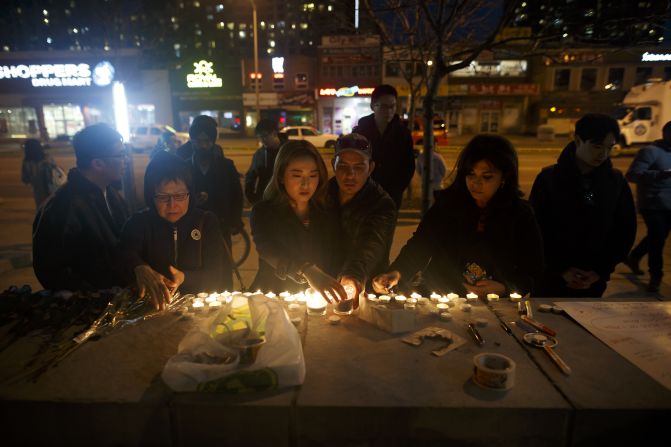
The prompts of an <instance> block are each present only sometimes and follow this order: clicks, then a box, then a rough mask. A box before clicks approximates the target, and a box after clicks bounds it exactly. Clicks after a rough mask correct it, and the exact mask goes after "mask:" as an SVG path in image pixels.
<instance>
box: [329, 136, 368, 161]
mask: <svg viewBox="0 0 671 447" xmlns="http://www.w3.org/2000/svg"><path fill="white" fill-rule="evenodd" d="M345 151H354V152H358V153H360V154H361V155H363V156H365V157H367V158H373V150H372V149H371V147H370V143H369V142H368V139H367V138H366V137H364V136H363V135H360V134H358V133H350V134H347V135H340V136H339V137H338V139H337V140H336V147H335V156H336V157H337V156H338V155H339V154H340V153H342V152H345Z"/></svg>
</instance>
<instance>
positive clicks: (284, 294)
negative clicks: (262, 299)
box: [280, 290, 291, 298]
mask: <svg viewBox="0 0 671 447" xmlns="http://www.w3.org/2000/svg"><path fill="white" fill-rule="evenodd" d="M280 296H281V297H282V298H286V297H288V296H291V293H290V292H289V291H287V290H285V291H284V292H282V293H280Z"/></svg>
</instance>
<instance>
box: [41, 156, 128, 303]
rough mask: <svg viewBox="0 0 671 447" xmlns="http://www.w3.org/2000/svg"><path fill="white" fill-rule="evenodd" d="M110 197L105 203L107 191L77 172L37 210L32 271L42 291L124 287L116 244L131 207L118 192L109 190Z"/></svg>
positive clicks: (109, 188)
mask: <svg viewBox="0 0 671 447" xmlns="http://www.w3.org/2000/svg"><path fill="white" fill-rule="evenodd" d="M106 194H107V203H106V202H105V196H104V195H103V191H102V190H101V189H100V188H99V187H98V186H96V185H95V184H93V183H91V182H90V181H89V180H87V179H86V178H85V177H84V176H83V175H82V174H81V173H80V172H79V170H77V169H76V168H74V169H71V170H70V172H69V173H68V181H67V183H66V184H65V185H63V186H62V187H61V188H60V189H58V190H57V191H56V193H55V194H54V195H53V196H52V197H51V198H50V199H49V200H48V201H47V202H46V203H45V204H44V206H43V207H41V208H40V209H39V210H38V212H37V215H36V216H35V220H34V222H33V268H34V269H35V275H36V276H37V279H38V280H39V281H40V284H42V286H43V287H44V288H46V289H52V290H62V289H65V290H86V289H89V290H90V289H104V288H109V287H112V286H123V285H125V281H124V275H123V274H122V269H121V267H120V266H119V264H118V251H117V243H118V238H119V234H120V233H121V228H122V226H123V224H124V222H126V219H127V218H128V208H127V206H126V203H125V202H124V200H123V199H122V198H121V196H120V195H119V193H118V192H117V191H116V190H115V189H114V188H112V187H107V190H106ZM108 204H109V208H108ZM110 211H111V214H110Z"/></svg>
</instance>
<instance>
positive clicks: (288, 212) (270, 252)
mask: <svg viewBox="0 0 671 447" xmlns="http://www.w3.org/2000/svg"><path fill="white" fill-rule="evenodd" d="M250 223H251V227H252V236H253V237H254V243H255V244H256V251H257V252H258V254H259V271H258V273H257V275H256V278H255V279H254V283H253V284H252V286H251V289H252V290H256V289H261V290H262V291H264V292H269V291H272V292H275V293H279V292H283V291H285V290H288V291H290V292H298V291H302V290H305V289H306V288H307V287H309V286H308V285H307V284H304V283H300V282H299V281H300V279H301V278H300V275H298V271H299V269H300V268H301V266H303V264H305V263H306V262H310V263H312V264H315V265H317V266H318V267H319V268H321V269H322V270H323V271H325V272H326V273H328V274H330V275H332V276H334V277H335V276H336V275H337V274H338V270H339V267H340V265H341V263H342V258H341V255H340V249H339V247H338V241H339V225H338V221H337V217H336V216H334V215H333V214H332V213H330V212H329V211H328V210H325V209H322V208H320V207H318V206H316V205H313V206H311V208H310V227H309V229H307V228H305V227H304V226H303V224H302V223H301V222H300V220H299V219H298V217H297V216H296V214H295V213H294V211H293V210H292V209H291V207H290V206H289V205H276V204H274V203H272V202H269V201H266V200H263V201H261V202H259V203H257V204H256V205H254V208H252V213H251V216H250Z"/></svg>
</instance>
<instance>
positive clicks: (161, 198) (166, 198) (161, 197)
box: [154, 192, 189, 203]
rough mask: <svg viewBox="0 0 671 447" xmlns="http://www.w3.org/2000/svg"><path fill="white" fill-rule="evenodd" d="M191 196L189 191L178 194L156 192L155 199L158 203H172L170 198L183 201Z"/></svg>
mask: <svg viewBox="0 0 671 447" xmlns="http://www.w3.org/2000/svg"><path fill="white" fill-rule="evenodd" d="M188 197H189V193H188V192H178V193H177V194H156V195H155V196H154V200H156V201H157V202H158V203H170V199H172V200H174V201H175V202H183V201H185V200H186V199H187V198H188Z"/></svg>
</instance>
